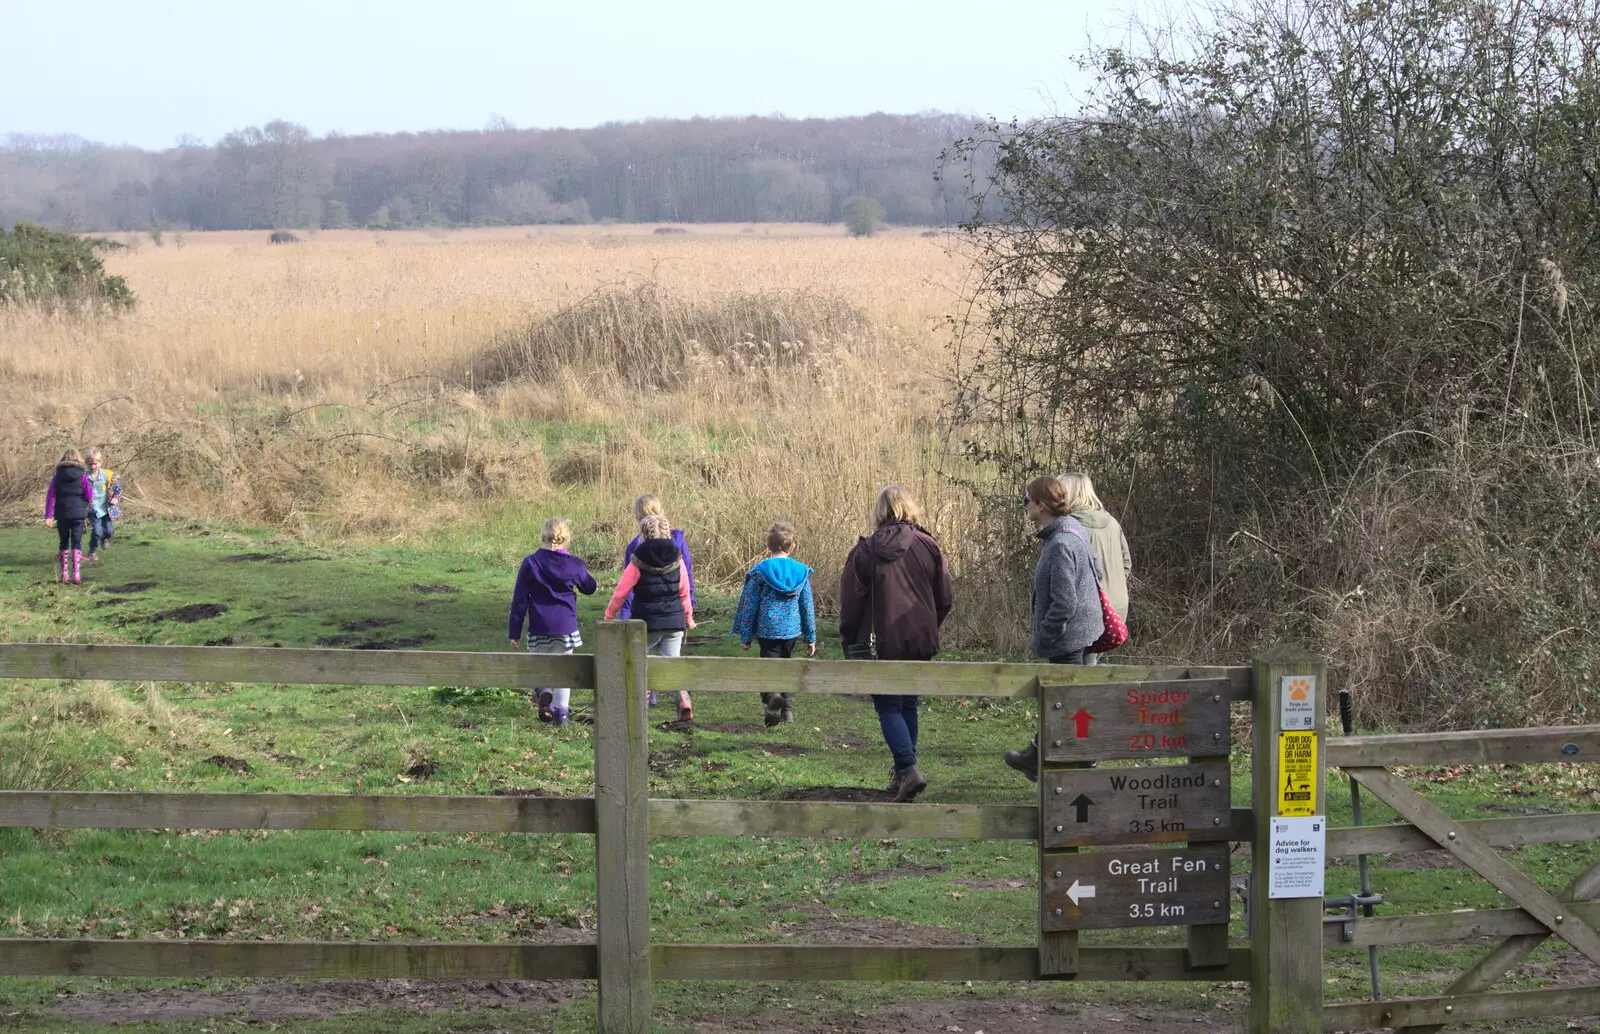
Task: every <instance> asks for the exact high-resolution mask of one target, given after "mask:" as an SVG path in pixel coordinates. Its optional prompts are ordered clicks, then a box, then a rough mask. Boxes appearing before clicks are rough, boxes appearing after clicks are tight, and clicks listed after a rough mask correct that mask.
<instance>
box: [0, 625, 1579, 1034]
mask: <svg viewBox="0 0 1600 1034" xmlns="http://www.w3.org/2000/svg"><path fill="white" fill-rule="evenodd" d="M1299 673H1311V674H1314V675H1319V676H1320V675H1321V673H1322V668H1321V664H1320V662H1319V661H1317V660H1316V659H1315V658H1312V657H1309V656H1307V655H1304V654H1299V653H1295V652H1293V651H1279V652H1276V653H1274V654H1271V655H1268V656H1267V657H1265V658H1263V659H1262V660H1260V661H1258V662H1257V663H1256V664H1255V665H1254V666H1253V667H1198V666H1196V667H1183V666H1175V667H1142V666H1121V665H1112V666H1101V667H1093V668H1080V667H1062V666H1048V665H1036V664H999V663H946V662H926V663H902V662H887V661H815V660H793V661H785V662H782V663H778V662H770V661H757V660H750V659H745V658H674V659H667V658H648V659H647V658H646V655H645V641H644V626H643V624H642V623H640V622H605V623H602V624H601V625H600V626H599V627H598V628H597V634H596V645H595V653H594V655H593V656H587V655H576V656H567V657H552V656H541V655H535V654H526V653H446V652H434V651H395V652H386V651H344V650H286V649H250V648H227V647H221V648H208V647H162V646H77V645H56V644H48V645H41V644H0V678H46V679H106V680H137V681H184V682H263V683H300V684H326V685H459V686H511V687H525V688H532V687H535V686H544V685H570V686H573V687H574V688H593V689H594V690H595V796H594V797H593V798H584V799H545V798H498V797H477V796H434V795H393V794H378V795H374V794H367V795H362V794H329V795H322V794H278V793H82V792H64V791H38V792H34V791H11V792H0V827H28V828H42V829H83V828H124V829H318V830H329V829H336V830H410V831H442V832H498V833H529V834H539V833H585V834H592V835H594V836H595V838H596V845H595V846H596V850H595V859H596V893H597V913H598V915H597V924H596V938H595V942H594V943H593V944H565V945H530V944H517V943H460V942H449V943H390V942H385V943H364V942H183V941H124V940H116V941H111V940H90V939H80V940H67V939H37V938H12V939H0V973H3V974H7V975H55V976H61V975H82V976H136V977H154V976H168V977H306V978H368V979H372V978H411V979H441V978H472V979H482V980H494V979H555V978H572V979H595V980H597V981H598V986H599V1010H598V1024H599V1029H600V1030H601V1031H604V1032H629V1034H633V1032H642V1031H645V1030H647V1029H648V1026H649V1010H650V982H651V981H652V980H986V981H992V980H1007V981H1010V980H1037V979H1061V978H1067V979H1076V980H1108V981H1118V980H1205V981H1223V980H1246V979H1248V980H1251V981H1252V984H1253V993H1252V1021H1251V1026H1252V1030H1256V1031H1268V1030H1271V1031H1310V1030H1321V1029H1324V1027H1325V1025H1326V1029H1329V1030H1333V1029H1341V1028H1345V1027H1351V1026H1360V1025H1391V1026H1402V1025H1408V1024H1409V1025H1411V1026H1413V1027H1416V1026H1420V1025H1422V1024H1426V1023H1431V1022H1442V1021H1439V1020H1435V1017H1436V1016H1442V1017H1444V1018H1452V1017H1453V1018H1455V1019H1467V1018H1468V1017H1469V1016H1470V1017H1472V1018H1495V1017H1498V1016H1501V1015H1507V1014H1508V1013H1507V1012H1506V1011H1507V1010H1513V1009H1517V1008H1522V1009H1531V1010H1533V1011H1532V1012H1525V1013H1516V1014H1517V1015H1546V1014H1548V1011H1550V1010H1555V1009H1557V1008H1558V1007H1560V1006H1573V1007H1574V1008H1576V1010H1577V1011H1583V1010H1584V1009H1588V1011H1597V1010H1600V989H1595V988H1586V989H1578V991H1576V992H1574V991H1553V992H1524V993H1519V994H1507V995H1485V994H1479V993H1476V992H1478V991H1481V990H1482V989H1483V988H1484V987H1486V986H1487V984H1486V983H1484V979H1485V977H1486V975H1487V974H1488V972H1489V970H1490V969H1492V968H1493V966H1486V967H1479V968H1478V969H1479V970H1482V972H1478V970H1475V972H1477V983H1476V984H1474V985H1472V986H1470V987H1469V986H1467V985H1465V984H1463V986H1462V987H1460V988H1453V989H1452V992H1451V993H1450V994H1448V995H1445V996H1440V997H1438V998H1431V999H1421V1000H1412V1001H1407V1002H1384V1003H1356V1004H1353V1005H1346V1004H1338V1005H1331V1006H1327V1007H1326V1008H1324V1006H1323V1001H1322V993H1323V978H1322V966H1321V960H1322V952H1323V950H1324V946H1325V942H1324V938H1325V937H1331V938H1334V939H1332V940H1329V941H1328V942H1327V943H1326V947H1327V948H1333V949H1343V948H1349V947H1358V946H1365V945H1366V944H1395V943H1408V942H1411V941H1416V940H1422V939H1428V938H1433V937H1451V938H1457V937H1463V936H1472V935H1478V936H1503V937H1507V938H1510V940H1509V941H1508V942H1507V943H1508V944H1509V943H1511V942H1513V941H1514V942H1516V944H1517V945H1521V946H1527V950H1532V948H1531V945H1532V944H1534V943H1536V941H1535V940H1533V939H1535V938H1537V939H1540V940H1542V939H1543V937H1545V936H1548V935H1549V934H1550V933H1551V932H1552V931H1554V932H1555V933H1556V935H1557V936H1564V937H1566V936H1569V935H1572V931H1574V930H1576V929H1578V928H1580V927H1581V928H1582V929H1583V930H1585V931H1588V930H1590V927H1589V925H1588V924H1589V923H1590V922H1591V921H1594V920H1600V915H1597V914H1596V913H1597V912H1600V909H1594V907H1593V906H1590V905H1578V906H1576V907H1568V906H1565V905H1553V904H1552V902H1551V901H1549V900H1546V899H1547V898H1548V895H1544V896H1543V897H1541V896H1540V895H1542V894H1543V892H1541V891H1538V888H1537V887H1533V888H1532V890H1531V891H1530V889H1529V887H1530V886H1531V884H1529V885H1526V886H1525V885H1524V884H1522V883H1517V882H1515V881H1514V880H1512V879H1511V878H1510V877H1508V876H1507V875H1506V873H1505V872H1504V871H1502V870H1501V869H1500V868H1498V867H1496V866H1495V865H1494V864H1493V862H1492V861H1490V860H1489V859H1488V857H1487V856H1486V855H1485V854H1484V852H1485V851H1487V850H1488V849H1489V848H1492V847H1495V846H1505V845H1514V844H1522V843H1534V842H1547V841H1559V840H1580V839H1581V840H1588V839H1593V838H1594V837H1595V836H1596V835H1597V834H1600V815H1596V814H1587V815H1574V816H1537V817H1530V818H1512V819H1490V820H1483V821H1479V822H1470V823H1464V822H1454V821H1452V820H1448V819H1444V820H1441V819H1439V818H1438V817H1437V816H1435V815H1433V814H1432V813H1430V812H1428V811H1427V810H1426V809H1427V808H1428V807H1429V806H1427V805H1426V803H1425V802H1422V807H1421V808H1419V807H1417V801H1413V800H1411V799H1410V797H1407V796H1406V795H1405V794H1403V793H1401V792H1400V791H1401V790H1406V788H1405V787H1404V785H1403V784H1400V783H1399V781H1398V780H1397V779H1395V778H1394V777H1393V776H1389V775H1388V773H1386V772H1385V771H1384V768H1385V767H1386V766H1389V765H1394V764H1402V763H1404V764H1433V763H1462V762H1463V761H1476V762H1480V763H1493V762H1499V761H1505V760H1524V761H1533V760H1589V759H1591V758H1594V757H1600V726H1597V727H1582V728H1574V729H1562V730H1526V731H1521V732H1514V733H1503V734H1487V735H1468V736H1462V735H1447V736H1427V737H1407V736H1389V737H1355V738H1350V739H1346V740H1343V741H1334V742H1331V743H1329V744H1328V749H1327V751H1326V754H1327V763H1330V764H1334V765H1337V766H1339V767H1342V768H1346V769H1347V770H1350V771H1351V772H1352V773H1353V775H1354V777H1355V778H1357V779H1359V780H1360V781H1361V782H1362V783H1363V785H1367V786H1369V787H1371V788H1372V789H1373V791H1374V792H1375V793H1378V794H1379V795H1380V796H1383V797H1384V799H1385V800H1389V801H1390V803H1391V804H1393V803H1394V802H1395V801H1399V802H1401V804H1403V805H1404V806H1405V807H1401V806H1400V805H1396V810H1398V811H1400V812H1401V814H1402V815H1404V816H1405V817H1406V818H1407V820H1408V824H1403V825H1390V826H1377V827H1366V828H1347V829H1335V830H1330V831H1329V837H1328V853H1329V854H1330V855H1336V856H1337V855H1351V854H1357V853H1377V852H1381V851H1401V850H1405V851H1409V850H1419V849H1423V848H1426V847H1430V846H1441V847H1443V848H1444V849H1447V850H1451V851H1452V852H1453V853H1456V854H1457V856H1458V857H1463V855H1462V853H1461V852H1462V849H1463V848H1467V852H1468V853H1467V855H1466V856H1465V857H1467V858H1469V859H1470V862H1469V864H1474V866H1475V867H1478V866H1481V868H1479V871H1480V872H1486V873H1493V875H1491V876H1490V878H1491V880H1492V881H1497V882H1496V886H1501V887H1502V889H1505V888H1506V887H1513V888H1514V889H1515V890H1516V892H1517V893H1515V894H1511V895H1510V896H1512V898H1513V900H1514V901H1516V902H1517V903H1518V904H1519V905H1522V906H1523V907H1522V908H1516V909H1498V910H1489V911H1484V912H1479V913H1473V914H1451V915H1448V916H1442V917H1440V916H1393V917H1383V918H1376V919H1361V920H1360V921H1359V923H1358V924H1357V927H1356V939H1355V940H1354V941H1341V940H1337V937H1338V931H1334V932H1333V933H1332V934H1330V933H1329V930H1330V929H1332V927H1331V926H1325V925H1324V924H1323V922H1322V909H1321V902H1320V901H1315V902H1311V901H1305V900H1300V901H1296V900H1289V901H1272V900H1268V899H1267V896H1266V894H1265V892H1264V891H1261V888H1259V887H1258V888H1257V890H1258V891H1261V892H1260V893H1258V894H1257V895H1256V901H1255V907H1254V908H1253V910H1252V929H1251V947H1238V946H1234V947H1229V946H1228V944H1227V941H1226V935H1225V930H1224V931H1223V933H1222V936H1221V937H1220V938H1219V937H1218V936H1217V930H1216V927H1215V926H1213V927H1211V928H1206V927H1191V928H1190V929H1191V931H1207V932H1202V933H1199V934H1196V933H1191V935H1190V938H1189V942H1188V943H1187V944H1185V945H1172V946H1156V947H1151V946H1138V947H1115V946H1083V947H1079V946H1078V944H1077V938H1076V934H1075V933H1073V934H1071V935H1064V934H1046V933H1042V932H1039V931H1030V933H1032V934H1033V935H1034V936H1033V939H1032V940H1031V941H1030V942H1029V943H1019V944H1015V945H1008V946H991V945H970V946H937V947H935V946H918V945H906V946H884V945H876V944H870V945H869V944H858V945H850V944H843V945H841V944H827V945H803V944H784V945H771V944H656V943H652V942H651V939H650V929H649V914H650V913H649V857H648V840H649V837H651V836H728V835H753V836H764V837H823V836H826V837H875V838H877V837H908V838H935V839H961V840H981V839H1002V840H1040V839H1041V825H1040V824H1041V816H1042V814H1043V809H1041V807H1039V806H1007V805H961V804H909V805H896V804H835V803H811V802H776V801H686V800H651V799H648V795H647V789H648V785H649V783H648V775H649V773H648V767H647V761H648V728H647V724H646V709H645V692H646V690H647V689H651V690H654V691H655V692H657V693H671V692H674V691H676V690H678V689H692V690H693V691H695V692H708V691H709V692H756V691H765V692H787V693H802V694H804V693H821V694H853V693H861V692H867V691H876V692H889V693H901V692H905V693H919V694H922V695H926V696H947V697H977V696H991V697H1005V698H1014V699H1026V698H1041V699H1042V697H1041V694H1042V692H1044V690H1042V688H1041V686H1042V685H1043V686H1044V687H1047V688H1048V687H1059V686H1062V685H1067V686H1069V687H1074V688H1078V689H1082V690H1083V691H1085V692H1088V691H1090V690H1091V689H1095V688H1099V689H1104V688H1106V686H1107V684H1115V685H1117V686H1122V685H1124V684H1126V685H1128V686H1129V687H1130V688H1132V687H1135V686H1139V685H1141V684H1142V685H1146V686H1149V685H1163V686H1165V685H1170V684H1171V683H1174V682H1190V681H1195V680H1203V681H1201V682H1200V683H1199V684H1201V685H1205V686H1207V687H1212V686H1215V687H1218V689H1219V695H1223V696H1225V697H1226V699H1227V701H1229V702H1232V703H1245V702H1249V703H1251V705H1252V707H1253V709H1254V718H1255V722H1254V724H1255V728H1256V730H1257V732H1256V735H1257V744H1256V757H1257V758H1258V759H1260V758H1265V759H1267V762H1268V763H1262V764H1258V765H1257V766H1256V771H1255V787H1254V791H1253V797H1254V799H1255V800H1256V801H1262V800H1265V799H1267V798H1270V797H1271V794H1272V787H1273V782H1274V781H1275V780H1276V779H1277V778H1278V777H1279V772H1278V769H1277V766H1276V755H1275V754H1274V752H1273V751H1272V750H1271V749H1270V743H1271V741H1270V736H1271V733H1272V730H1273V729H1275V728H1276V727H1277V726H1276V722H1277V717H1278V713H1277V711H1276V710H1275V708H1276V707H1277V706H1278V705H1277V703H1276V702H1277V700H1278V694H1277V693H1276V686H1277V684H1278V682H1279V681H1280V680H1281V679H1282V678H1283V677H1285V676H1287V675H1291V674H1299ZM1069 692H1070V691H1069ZM1208 692H1209V690H1208ZM1319 722H1320V719H1319ZM1318 731H1319V732H1320V725H1319V726H1318ZM1264 737H1265V738H1264ZM1264 748H1266V749H1265V750H1264ZM1574 751H1576V752H1577V756H1575V755H1574ZM1318 771H1319V776H1320V768H1319V770H1318ZM1384 777H1387V779H1385V778H1384ZM1319 783H1320V778H1319ZM1321 792H1322V791H1321V787H1320V785H1319V788H1318V791H1317V794H1318V796H1317V812H1318V814H1325V811H1324V810H1323V808H1322V803H1321ZM1406 793H1409V790H1406ZM1412 796H1414V795H1412ZM1418 801H1420V798H1418ZM1046 803H1048V802H1046ZM1266 811H1267V809H1262V808H1258V809H1255V810H1252V809H1249V808H1233V809H1231V811H1230V812H1229V815H1228V818H1227V823H1228V827H1229V832H1228V834H1227V836H1228V837H1229V838H1230V839H1232V840H1235V841H1252V842H1253V871H1254V872H1257V873H1259V872H1264V871H1265V868H1266V866H1267V865H1268V864H1270V858H1269V857H1268V856H1267V855H1266V851H1267V849H1268V846H1269V845H1268V844H1267V843H1266V842H1265V837H1264V836H1263V834H1262V830H1261V823H1262V822H1263V821H1264V817H1265V812H1266ZM1469 844H1470V845H1472V846H1471V847H1468V845H1469ZM1489 853H1490V854H1492V853H1493V852H1492V851H1491V852H1489ZM1496 857H1497V856H1496ZM1502 864H1503V863H1502ZM1596 875H1597V874H1595V873H1593V872H1591V873H1590V874H1586V876H1585V877H1584V878H1582V879H1580V880H1579V881H1577V882H1576V883H1575V884H1574V887H1573V888H1569V893H1568V894H1567V897H1568V898H1571V899H1579V898H1587V897H1588V896H1589V893H1588V892H1589V890H1590V889H1591V888H1590V887H1589V883H1591V882H1597V880H1596V879H1595V878H1594V877H1596ZM1508 894H1510V891H1508ZM1563 908H1564V909H1565V913H1563V912H1562V911H1561V910H1562V909H1563ZM1469 916H1470V917H1471V918H1469ZM1573 936H1577V937H1580V938H1581V937H1582V936H1583V935H1582V934H1577V935H1573ZM1591 936H1592V934H1591ZM1519 938H1520V939H1521V940H1518V939H1519ZM1569 939H1571V938H1570V937H1569ZM1585 943H1587V942H1585ZM1252 949H1253V950H1252ZM1580 950H1581V949H1580ZM1512 954H1514V950H1513V949H1504V948H1503V949H1500V950H1497V952H1496V953H1495V955H1494V956H1493V958H1494V959H1495V960H1497V961H1496V962H1495V963H1494V964H1495V965H1499V964H1501V963H1503V962H1505V960H1507V959H1510V958H1511V955H1512ZM1524 954H1525V953H1524ZM1514 961H1515V960H1512V961H1511V962H1510V963H1508V964H1514ZM1469 976H1472V974H1469ZM1463 979H1464V980H1465V979H1466V978H1463ZM1489 979H1490V982H1492V977H1490V978H1489ZM1458 983H1460V982H1458ZM1479 985H1481V986H1479ZM1530 995H1531V996H1542V997H1533V998H1530V997H1529V996H1530ZM1563 996H1565V997H1563ZM1591 1005H1593V1006H1594V1008H1590V1006H1591ZM1580 1006H1581V1008H1578V1007H1580ZM1541 1010H1542V1011H1541ZM1565 1011H1574V1010H1573V1009H1570V1008H1569V1009H1566V1010H1565Z"/></svg>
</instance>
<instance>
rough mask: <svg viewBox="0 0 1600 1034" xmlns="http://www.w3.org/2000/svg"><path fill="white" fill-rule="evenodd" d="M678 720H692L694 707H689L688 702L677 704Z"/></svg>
mask: <svg viewBox="0 0 1600 1034" xmlns="http://www.w3.org/2000/svg"><path fill="white" fill-rule="evenodd" d="M678 721H680V722H692V721H694V708H692V707H690V706H689V705H688V704H679V705H678Z"/></svg>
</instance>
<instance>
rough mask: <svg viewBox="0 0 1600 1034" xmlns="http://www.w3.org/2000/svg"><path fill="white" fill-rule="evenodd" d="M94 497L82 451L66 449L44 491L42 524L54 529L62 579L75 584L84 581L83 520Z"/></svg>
mask: <svg viewBox="0 0 1600 1034" xmlns="http://www.w3.org/2000/svg"><path fill="white" fill-rule="evenodd" d="M93 498H94V489H93V488H92V487H90V485H89V475H88V474H86V473H84V470H83V453H81V452H79V451H78V450H77V449H68V450H67V451H66V452H64V453H62V454H61V461H60V462H59V463H57V464H56V472H55V474H54V475H53V476H52V477H51V478H50V487H49V488H48V489H46V490H45V494H44V526H45V527H46V528H55V529H56V538H57V541H58V542H59V545H60V554H59V559H60V561H61V580H62V581H63V582H66V581H68V580H70V581H71V582H72V583H73V584H74V585H77V584H80V583H81V582H82V581H83V519H84V518H85V517H87V516H88V515H89V501H90V500H91V499H93Z"/></svg>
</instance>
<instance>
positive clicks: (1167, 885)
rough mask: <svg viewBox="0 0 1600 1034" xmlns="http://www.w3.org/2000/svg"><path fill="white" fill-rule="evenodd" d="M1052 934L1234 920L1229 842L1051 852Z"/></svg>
mask: <svg viewBox="0 0 1600 1034" xmlns="http://www.w3.org/2000/svg"><path fill="white" fill-rule="evenodd" d="M1040 857H1041V859H1042V861H1043V865H1044V872H1043V878H1042V879H1041V881H1040V886H1041V887H1043V898H1044V915H1043V917H1042V925H1043V927H1044V929H1045V931H1046V932H1054V931H1058V930H1101V929H1110V928H1114V927H1125V926H1205V925H1210V924H1220V923H1226V922H1227V921H1228V845H1227V844H1226V843H1216V844H1195V845H1191V846H1189V847H1178V848H1148V847H1127V848H1106V849H1103V850H1097V851H1093V852H1087V853H1082V854H1044V855H1041V856H1040Z"/></svg>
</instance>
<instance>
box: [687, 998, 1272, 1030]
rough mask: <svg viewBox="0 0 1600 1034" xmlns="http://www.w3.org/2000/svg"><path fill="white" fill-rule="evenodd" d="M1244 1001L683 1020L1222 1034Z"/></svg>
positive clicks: (887, 1009) (1034, 1002)
mask: <svg viewBox="0 0 1600 1034" xmlns="http://www.w3.org/2000/svg"><path fill="white" fill-rule="evenodd" d="M1239 1008H1242V1003H1237V1002H1231V1001H1222V1002H1219V1003H1218V1004H1217V1007H1216V1008H1214V1009H1208V1010H1203V1009H1172V1008H1167V1007H1164V1006H1160V1005H1153V1004H1152V1005H1137V1006H1116V1005H1080V1004H1078V1003H1076V1002H1070V1001H1058V1000H1052V999H1050V998H1024V997H1009V998H968V997H962V998H931V999H928V1000H925V1001H917V1002H902V1003H899V1004H895V1005H886V1006H883V1007H881V1008H879V1009H875V1010H874V1011H872V1012H869V1013H867V1014H866V1015H865V1017H864V1018H863V1017H861V1016H860V1015H858V1014H855V1013H839V1014H835V1015H832V1016H830V1015H827V1014H822V1015H806V1014H803V1013H800V1012H799V1011H798V1010H782V1011H776V1012H758V1013H754V1014H751V1015H749V1016H719V1015H710V1014H707V1015H703V1016H695V1017H692V1018H689V1028H690V1029H691V1030H693V1031H694V1032H695V1034H747V1032H748V1034H753V1032H755V1031H772V1032H774V1034H788V1032H790V1031H800V1030H805V1031H810V1032H814V1034H843V1032H846V1031H848V1032H851V1034H859V1032H861V1031H873V1032H875V1034H926V1032H928V1031H950V1032H952V1034H959V1032H963V1031H964V1032H966V1034H977V1032H978V1031H982V1032H983V1034H1081V1032H1086V1031H1092V1032H1094V1034H1104V1032H1105V1031H1116V1030H1121V1031H1129V1032H1132V1031H1138V1032H1139V1034H1220V1032H1222V1031H1228V1032H1232V1031H1234V1030H1235V1029H1236V1023H1235V1019H1234V1016H1235V1013H1236V1011H1237V1010H1238V1009H1239Z"/></svg>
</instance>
